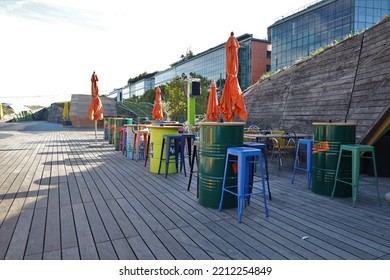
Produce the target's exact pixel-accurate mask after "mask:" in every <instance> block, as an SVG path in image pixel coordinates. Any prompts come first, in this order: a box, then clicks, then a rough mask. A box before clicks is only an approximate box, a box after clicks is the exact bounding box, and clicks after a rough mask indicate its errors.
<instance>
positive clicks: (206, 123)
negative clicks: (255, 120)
mask: <svg viewBox="0 0 390 280" xmlns="http://www.w3.org/2000/svg"><path fill="white" fill-rule="evenodd" d="M199 124H200V125H201V126H240V125H242V126H244V125H245V122H223V123H220V122H201V123H199Z"/></svg>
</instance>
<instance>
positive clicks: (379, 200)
mask: <svg viewBox="0 0 390 280" xmlns="http://www.w3.org/2000/svg"><path fill="white" fill-rule="evenodd" d="M371 155H372V161H373V168H374V176H375V177H374V180H375V181H374V183H375V189H376V196H377V199H378V205H380V206H382V201H381V197H380V194H379V186H378V185H379V184H378V175H377V172H376V160H375V151H372V152H371Z"/></svg>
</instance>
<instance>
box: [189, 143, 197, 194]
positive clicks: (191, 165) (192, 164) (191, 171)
mask: <svg viewBox="0 0 390 280" xmlns="http://www.w3.org/2000/svg"><path fill="white" fill-rule="evenodd" d="M195 153H196V146H195V145H194V151H193V157H192V158H191V162H190V178H189V180H188V187H187V191H189V190H190V187H191V180H192V173H193V172H194V164H195V156H196V155H195Z"/></svg>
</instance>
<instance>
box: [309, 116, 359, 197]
mask: <svg viewBox="0 0 390 280" xmlns="http://www.w3.org/2000/svg"><path fill="white" fill-rule="evenodd" d="M313 132H314V146H313V171H312V191H313V192H314V193H317V194H320V195H325V196H330V195H331V194H332V190H333V184H334V179H335V174H336V168H337V161H338V158H339V153H340V152H339V150H340V145H341V144H355V138H356V125H355V124H351V123H313ZM351 172H352V169H351V159H350V158H348V157H343V158H342V160H341V162H340V167H339V177H342V178H351V177H352V176H351ZM334 196H336V197H350V196H352V188H351V186H350V185H348V184H345V183H342V182H337V188H336V192H335V195H334Z"/></svg>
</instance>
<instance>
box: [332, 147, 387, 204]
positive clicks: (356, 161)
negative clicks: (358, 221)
mask: <svg viewBox="0 0 390 280" xmlns="http://www.w3.org/2000/svg"><path fill="white" fill-rule="evenodd" d="M343 152H347V153H346V155H343ZM363 153H371V156H363V155H362V154H363ZM343 156H350V157H352V178H338V175H339V174H338V173H339V168H340V161H341V158H342V157H343ZM361 158H369V159H371V160H372V161H373V169H374V180H368V179H362V178H360V159H361ZM359 179H360V180H362V181H366V182H368V183H367V184H365V185H372V184H373V185H374V186H375V189H376V195H377V199H378V204H379V205H382V202H381V198H380V195H379V188H378V176H377V173H376V161H375V151H374V147H373V146H369V145H358V144H355V145H340V153H339V158H338V161H337V167H336V173H335V180H334V184H333V191H332V194H331V196H330V197H331V198H333V196H334V193H335V190H336V185H337V182H343V183H345V184H349V185H351V186H352V205H353V207H356V198H357V193H358V190H359ZM361 185H362V184H361Z"/></svg>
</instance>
